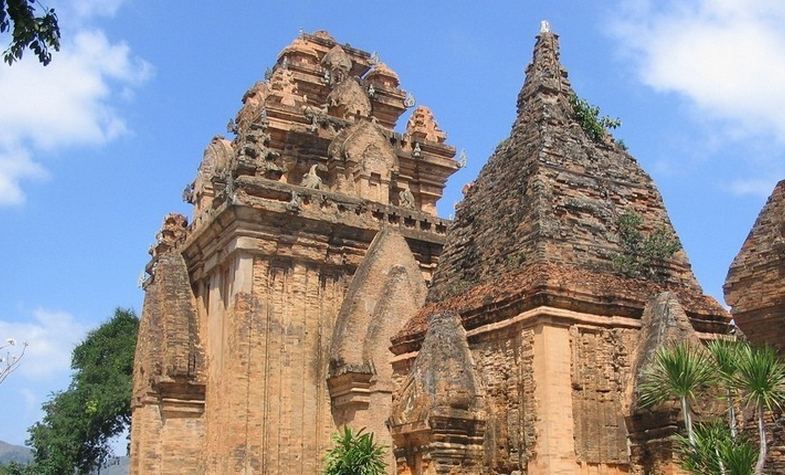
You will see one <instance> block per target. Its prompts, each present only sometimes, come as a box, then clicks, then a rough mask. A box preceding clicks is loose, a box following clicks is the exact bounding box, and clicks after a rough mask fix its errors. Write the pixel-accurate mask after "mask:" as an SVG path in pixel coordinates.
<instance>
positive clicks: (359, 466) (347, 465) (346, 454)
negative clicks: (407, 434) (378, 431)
mask: <svg viewBox="0 0 785 475" xmlns="http://www.w3.org/2000/svg"><path fill="white" fill-rule="evenodd" d="M333 444H334V445H333V447H332V448H331V449H330V451H329V452H328V453H327V456H326V458H325V462H326V467H325V469H324V474H325V475H383V474H384V473H385V468H386V464H385V463H384V454H385V452H386V449H385V448H384V447H383V446H382V445H380V444H378V443H376V441H374V440H373V433H370V432H367V433H363V429H360V430H359V431H357V432H356V433H355V432H353V431H352V429H351V428H350V427H348V426H346V427H344V429H343V432H342V433H341V432H339V433H337V434H335V435H333Z"/></svg>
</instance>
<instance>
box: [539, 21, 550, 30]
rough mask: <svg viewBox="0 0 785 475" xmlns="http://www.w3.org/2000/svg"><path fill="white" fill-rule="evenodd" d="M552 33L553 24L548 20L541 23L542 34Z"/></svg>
mask: <svg viewBox="0 0 785 475" xmlns="http://www.w3.org/2000/svg"><path fill="white" fill-rule="evenodd" d="M550 32H551V24H550V23H549V22H548V20H542V21H541V22H540V33H550Z"/></svg>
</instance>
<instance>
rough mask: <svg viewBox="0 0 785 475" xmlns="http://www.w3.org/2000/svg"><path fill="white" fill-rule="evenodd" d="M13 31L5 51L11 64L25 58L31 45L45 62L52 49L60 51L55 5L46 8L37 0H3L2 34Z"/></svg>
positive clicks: (0, 12) (0, 14) (0, 5)
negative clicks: (25, 52) (24, 54)
mask: <svg viewBox="0 0 785 475" xmlns="http://www.w3.org/2000/svg"><path fill="white" fill-rule="evenodd" d="M8 32H10V33H11V42H10V44H9V45H8V48H7V49H6V50H5V51H4V52H3V61H5V62H6V63H8V64H9V65H11V64H13V63H14V61H18V60H20V59H22V54H23V53H24V51H25V50H26V49H30V50H32V51H33V53H35V55H36V56H37V57H38V61H40V62H41V64H43V65H44V66H46V65H47V64H49V62H50V61H52V53H51V52H50V51H49V50H50V49H52V50H54V51H60V26H59V25H58V23H57V14H56V13H55V11H54V8H45V7H44V6H43V5H42V4H41V2H40V1H38V0H0V34H1V33H8Z"/></svg>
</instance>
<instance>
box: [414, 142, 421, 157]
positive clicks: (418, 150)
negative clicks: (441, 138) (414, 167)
mask: <svg viewBox="0 0 785 475" xmlns="http://www.w3.org/2000/svg"><path fill="white" fill-rule="evenodd" d="M412 157H414V158H420V157H422V148H420V142H414V149H413V150H412Z"/></svg>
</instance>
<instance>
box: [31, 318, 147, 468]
mask: <svg viewBox="0 0 785 475" xmlns="http://www.w3.org/2000/svg"><path fill="white" fill-rule="evenodd" d="M138 327H139V320H138V319H137V317H136V315H135V314H134V312H133V311H131V310H123V309H119V308H118V309H117V310H115V313H114V316H113V317H112V318H111V319H110V320H108V321H107V322H106V323H104V324H103V325H101V326H100V327H98V328H97V329H95V330H93V331H92V332H90V333H89V334H88V335H87V338H86V339H85V340H84V341H83V342H82V343H81V344H80V345H79V346H77V347H76V348H75V349H74V351H73V354H72V356H71V369H72V370H73V376H72V380H71V384H70V385H69V387H68V389H66V390H65V391H62V392H59V393H55V394H53V395H52V397H51V399H49V400H48V401H47V402H46V403H44V405H43V411H44V417H43V419H42V420H41V421H40V422H37V423H36V424H34V425H33V426H32V427H30V429H29V433H30V438H29V439H28V440H27V444H28V445H29V446H31V447H32V448H33V462H32V463H31V465H30V466H29V467H28V472H26V473H35V474H40V475H60V474H65V473H68V474H70V473H78V474H87V473H90V472H91V471H92V470H94V469H95V468H98V467H100V466H101V465H103V463H104V461H105V460H106V459H107V457H108V456H109V455H110V454H111V448H110V447H109V441H110V439H112V438H113V437H115V436H117V435H119V434H120V433H122V432H123V430H124V429H125V428H126V427H127V426H128V424H129V423H130V421H131V407H130V401H131V379H132V374H133V359H134V351H135V347H136V335H137V331H138Z"/></svg>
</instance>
